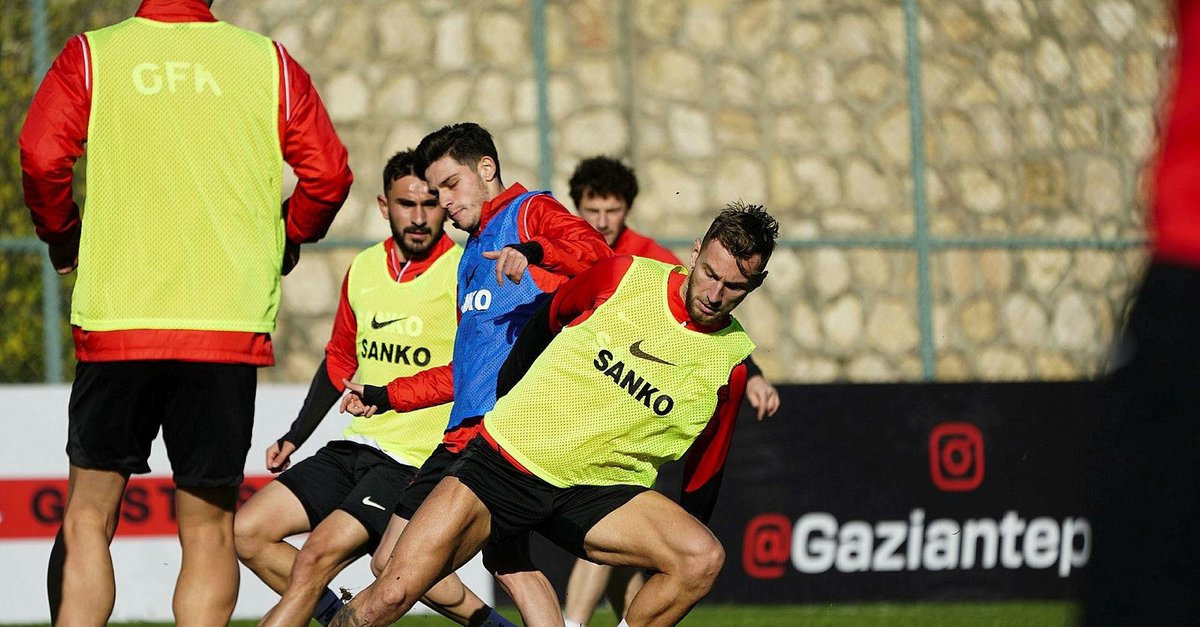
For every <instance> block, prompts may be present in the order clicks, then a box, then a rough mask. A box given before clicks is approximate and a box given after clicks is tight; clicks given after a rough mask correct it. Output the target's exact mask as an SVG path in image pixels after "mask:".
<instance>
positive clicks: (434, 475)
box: [396, 444, 459, 520]
mask: <svg viewBox="0 0 1200 627" xmlns="http://www.w3.org/2000/svg"><path fill="white" fill-rule="evenodd" d="M458 457H459V454H458V453H452V452H450V451H449V450H447V449H446V445H445V444H438V445H437V448H435V449H433V453H431V454H430V455H429V459H426V460H425V463H424V464H421V469H420V470H418V471H417V476H416V477H414V478H413V480H412V482H411V483H409V484H408V487H407V488H405V490H404V496H401V497H400V502H398V503H396V515H397V516H399V517H401V518H403V519H405V520H412V517H413V514H415V513H416V512H417V508H418V507H421V503H424V502H425V499H426V498H428V497H429V493H430V492H433V489H434V488H435V487H437V484H438V482H439V481H441V480H442V478H443V477H445V476H446V470H447V469H448V468H450V465H451V464H453V463H454V462H456V461H458Z"/></svg>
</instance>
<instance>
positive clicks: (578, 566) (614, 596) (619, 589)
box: [563, 559, 646, 627]
mask: <svg viewBox="0 0 1200 627" xmlns="http://www.w3.org/2000/svg"><path fill="white" fill-rule="evenodd" d="M645 583H646V579H645V578H644V577H642V572H641V571H640V570H638V569H636V568H628V567H622V568H613V567H612V566H604V565H603V564H596V563H594V562H589V561H587V560H585V559H577V560H575V566H574V567H572V569H571V577H570V579H568V580H567V602H566V607H565V608H564V609H563V618H564V619H566V624H567V627H576V626H578V625H586V624H588V622H590V621H591V620H592V616H593V615H594V614H595V613H596V607H597V606H599V605H600V599H602V598H608V603H609V605H611V606H612V610H613V614H615V615H616V617H617V620H620V619H621V617H623V616H624V615H625V608H627V607H629V604H630V603H632V602H633V597H635V596H637V593H638V591H639V590H641V589H642V586H643V585H645Z"/></svg>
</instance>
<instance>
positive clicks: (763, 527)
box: [742, 514, 792, 579]
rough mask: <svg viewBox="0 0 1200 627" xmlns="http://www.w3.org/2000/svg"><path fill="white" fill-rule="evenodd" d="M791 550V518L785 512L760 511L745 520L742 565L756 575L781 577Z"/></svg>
mask: <svg viewBox="0 0 1200 627" xmlns="http://www.w3.org/2000/svg"><path fill="white" fill-rule="evenodd" d="M791 553H792V521H790V520H788V518H787V517H786V516H784V515H783V514H759V515H758V516H755V517H754V518H751V519H750V522H749V523H747V524H746V536H745V538H744V539H743V541H742V569H743V570H745V571H746V574H747V575H750V576H751V577H753V578H755V579H778V578H780V577H782V576H783V571H784V565H785V564H787V561H788V558H789V556H790V555H791Z"/></svg>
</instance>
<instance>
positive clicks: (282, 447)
mask: <svg viewBox="0 0 1200 627" xmlns="http://www.w3.org/2000/svg"><path fill="white" fill-rule="evenodd" d="M295 452H296V445H295V444H292V443H291V442H288V441H287V440H283V444H280V443H279V442H273V443H271V446H268V447H267V470H269V471H270V472H271V474H279V473H281V472H283V471H285V470H287V468H288V466H291V465H292V453H295Z"/></svg>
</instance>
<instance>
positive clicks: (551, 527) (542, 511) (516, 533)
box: [446, 436, 649, 558]
mask: <svg viewBox="0 0 1200 627" xmlns="http://www.w3.org/2000/svg"><path fill="white" fill-rule="evenodd" d="M446 474H447V475H449V476H453V477H457V478H458V480H459V481H461V482H462V483H463V485H465V486H467V487H468V488H470V489H471V491H472V492H474V493H475V496H476V497H478V498H479V500H481V501H483V504H484V505H485V506H486V507H487V508H488V512H489V513H491V515H492V535H491V537H490V538H489V542H491V543H492V544H501V543H504V542H509V541H512V540H513V539H516V538H519V537H520V536H522V535H524V534H527V533H528V532H529V531H531V530H532V531H536V532H538V533H540V534H541V535H542V536H544V537H545V538H546V539H547V540H549V541H551V542H553V543H554V544H557V545H558V546H560V547H562V548H563V549H565V550H566V551H568V552H570V553H572V554H573V555H575V556H577V557H584V558H586V557H587V555H586V552H585V551H584V548H583V540H584V537H586V536H587V533H588V531H590V530H591V529H592V527H594V526H595V525H596V523H598V522H600V520H601V519H602V518H604V517H605V516H607V515H609V514H611V513H612V512H613V511H615V510H616V509H617V508H619V507H621V506H622V505H624V504H626V503H628V502H629V500H630V499H632V498H633V497H635V496H637V495H639V494H641V493H642V492H645V491H646V490H648V489H649V488H646V487H643V486H638V485H614V486H574V487H570V488H558V487H555V486H553V485H550V484H549V483H546V482H545V481H543V480H542V479H540V478H538V477H535V476H533V475H528V474H525V473H524V472H521V471H520V470H518V469H517V468H516V467H514V466H513V465H512V464H511V463H509V462H508V460H506V459H504V457H503V456H502V455H501V454H500V452H499V451H497V450H495V449H494V448H492V446H491V444H489V443H488V442H487V440H485V439H484V438H483V437H482V436H480V437H477V438H475V439H474V440H472V441H471V443H470V444H468V445H467V448H466V450H464V451H463V452H462V455H461V456H460V458H459V461H457V462H456V463H455V464H454V465H452V466H451V467H450V469H449V470H448V471H447V473H446Z"/></svg>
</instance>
